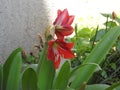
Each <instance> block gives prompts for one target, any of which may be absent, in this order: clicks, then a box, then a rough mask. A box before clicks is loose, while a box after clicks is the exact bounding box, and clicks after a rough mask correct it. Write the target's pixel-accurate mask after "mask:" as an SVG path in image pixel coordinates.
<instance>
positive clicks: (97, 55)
mask: <svg viewBox="0 0 120 90" xmlns="http://www.w3.org/2000/svg"><path fill="white" fill-rule="evenodd" d="M119 35H120V26H118V27H114V28H112V29H111V30H110V31H108V32H107V33H106V34H105V36H104V37H103V38H102V40H101V41H100V42H99V43H98V44H97V45H96V46H95V48H94V49H93V50H92V52H91V54H90V55H89V56H88V57H87V58H86V60H85V61H84V63H83V64H86V63H96V64H100V63H101V62H102V61H103V60H104V58H105V56H106V54H107V53H108V51H109V50H110V48H111V47H112V45H113V44H114V42H115V40H116V39H117V37H118V36H119ZM95 69H96V67H95V66H94V65H93V66H91V65H88V66H85V67H82V68H79V74H78V75H76V77H75V79H74V80H73V82H72V84H71V86H70V87H72V88H80V87H81V86H82V83H83V82H87V81H88V80H89V79H90V78H91V76H92V74H93V73H94V71H95Z"/></svg>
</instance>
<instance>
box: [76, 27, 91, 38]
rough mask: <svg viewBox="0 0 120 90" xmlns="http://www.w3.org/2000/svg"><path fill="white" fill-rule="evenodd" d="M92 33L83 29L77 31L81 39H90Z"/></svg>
mask: <svg viewBox="0 0 120 90" xmlns="http://www.w3.org/2000/svg"><path fill="white" fill-rule="evenodd" d="M91 33H92V31H91V30H90V29H89V28H83V29H81V30H80V31H78V35H77V36H79V37H83V38H90V36H91Z"/></svg>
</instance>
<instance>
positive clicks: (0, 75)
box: [0, 65, 3, 90]
mask: <svg viewBox="0 0 120 90" xmlns="http://www.w3.org/2000/svg"><path fill="white" fill-rule="evenodd" d="M2 81H3V68H2V65H0V90H2Z"/></svg>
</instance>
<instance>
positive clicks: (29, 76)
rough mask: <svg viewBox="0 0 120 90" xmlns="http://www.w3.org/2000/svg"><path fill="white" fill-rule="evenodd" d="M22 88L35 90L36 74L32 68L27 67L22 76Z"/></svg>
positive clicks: (23, 89)
mask: <svg viewBox="0 0 120 90" xmlns="http://www.w3.org/2000/svg"><path fill="white" fill-rule="evenodd" d="M22 90H37V74H36V72H35V71H34V69H32V68H27V69H26V70H25V71H24V73H23V76H22Z"/></svg>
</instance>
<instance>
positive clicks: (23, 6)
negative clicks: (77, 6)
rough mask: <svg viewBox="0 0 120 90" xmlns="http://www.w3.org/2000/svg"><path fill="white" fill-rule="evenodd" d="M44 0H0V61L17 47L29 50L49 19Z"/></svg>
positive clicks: (42, 32)
mask: <svg viewBox="0 0 120 90" xmlns="http://www.w3.org/2000/svg"><path fill="white" fill-rule="evenodd" d="M46 1H47V0H46ZM46 1H45V0H0V61H2V60H4V59H6V57H7V56H8V55H9V54H10V53H11V51H12V50H14V49H15V48H17V47H22V48H23V49H25V50H26V51H28V52H29V51H31V49H32V48H33V45H34V44H35V43H37V42H38V38H37V34H38V33H40V34H41V35H43V34H44V31H45V28H46V26H48V24H49V22H51V21H50V18H49V17H50V16H49V15H48V13H50V10H49V6H48V7H47V6H46V4H47V3H49V2H46Z"/></svg>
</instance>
